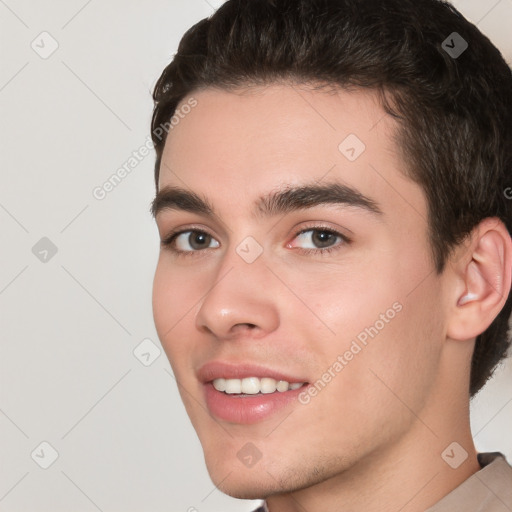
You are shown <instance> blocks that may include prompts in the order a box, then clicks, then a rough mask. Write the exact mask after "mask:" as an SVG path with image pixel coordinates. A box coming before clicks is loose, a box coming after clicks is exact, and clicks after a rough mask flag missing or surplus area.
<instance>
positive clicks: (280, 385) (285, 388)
mask: <svg viewBox="0 0 512 512" xmlns="http://www.w3.org/2000/svg"><path fill="white" fill-rule="evenodd" d="M289 387H290V384H288V382H286V381H285V380H280V381H279V382H278V383H277V391H280V392H281V393H282V392H283V391H288V388H289Z"/></svg>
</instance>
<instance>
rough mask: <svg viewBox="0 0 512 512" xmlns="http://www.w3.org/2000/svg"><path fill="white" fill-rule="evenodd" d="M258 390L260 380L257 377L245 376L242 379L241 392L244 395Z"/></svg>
mask: <svg viewBox="0 0 512 512" xmlns="http://www.w3.org/2000/svg"><path fill="white" fill-rule="evenodd" d="M259 392H260V382H259V379H258V378H257V377H247V378H246V379H242V393H245V394H246V395H255V394H257V393H259Z"/></svg>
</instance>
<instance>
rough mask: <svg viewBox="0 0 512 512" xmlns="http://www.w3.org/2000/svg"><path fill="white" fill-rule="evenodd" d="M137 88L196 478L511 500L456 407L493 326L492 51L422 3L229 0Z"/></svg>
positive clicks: (231, 488) (497, 90) (500, 507)
mask: <svg viewBox="0 0 512 512" xmlns="http://www.w3.org/2000/svg"><path fill="white" fill-rule="evenodd" d="M154 99H155V110H154V114H153V121H152V130H153V132H152V133H153V141H154V143H155V148H156V152H157V161H156V167H155V171H156V173H155V179H156V186H157V196H156V198H155V200H154V202H153V205H152V211H153V214H154V215H155V218H156V221H157V224H158V229H159V233H160V236H161V239H162V247H161V252H160V258H159V262H158V266H157V269H156V274H155V280H154V296H153V308H154V318H155V323H156V327H157V330H158V334H159V337H160V340H161V342H162V345H163V347H164V349H165V351H166V353H167V356H168V358H169V361H170V363H171V365H172V368H173V371H174V374H175V376H176V380H177V383H178V386H179V390H180V393H181V396H182V399H183V401H184V404H185V407H186V409H187V412H188V414H189V416H190V419H191V421H192V424H193V426H194V428H195V429H196V431H197V434H198V436H199V439H200V441H201V444H202V447H203V450H204V454H205V460H206V464H207V467H208V470H209V473H210V476H211V478H212V480H213V482H214V483H215V485H217V486H218V488H219V489H220V490H221V491H223V492H225V493H227V494H229V495H231V496H234V497H238V498H248V499H259V498H261V499H264V500H265V502H264V503H263V505H262V508H261V510H264V509H265V510H269V511H270V512H291V511H308V512H320V511H321V512H331V511H337V512H340V511H365V512H372V511H380V512H382V511H389V512H391V511H393V512H397V511H403V512H416V511H424V510H428V511H430V512H434V511H435V512H440V511H453V510H464V511H477V510H478V511H484V510H485V511H506V510H512V468H511V467H510V466H509V465H508V463H507V462H506V460H505V458H504V457H503V456H502V455H501V454H500V453H493V454H477V452H476V450H475V446H474V444H473V440H472V437H471V431H470V424H469V399H470V397H471V396H473V395H475V393H477V392H478V390H479V389H480V388H481V387H482V386H483V385H484V383H485V382H486V381H487V380H488V379H489V377H490V376H491V374H492V372H493V369H494V368H495V366H496V365H497V363H498V362H499V361H500V360H501V359H502V358H503V357H505V355H506V351H507V349H508V347H509V343H510V341H509V338H508V337H507V329H508V319H509V317H510V313H511V308H512V302H511V301H512V299H511V297H510V287H511V267H512V242H511V237H510V231H511V227H512V202H511V201H510V196H511V194H510V191H512V188H510V187H511V185H512V176H511V170H512V152H511V148H512V78H511V73H510V69H509V67H508V66H507V64H506V63H505V62H504V60H503V58H502V56H501V55H500V53H499V52H498V50H497V49H496V48H495V47H494V46H493V45H492V44H491V43H490V42H489V40H488V39H487V38H486V37H485V36H483V35H482V34H481V33H480V32H479V31H478V30H477V28H476V27H475V26H473V25H472V24H470V23H469V22H468V21H466V20H465V19H464V18H463V17H462V16H461V15H460V14H459V13H458V12H457V11H456V10H455V9H454V8H453V7H451V6H450V5H448V4H446V3H444V2H440V1H437V0H379V1H373V0H359V1H356V0H229V1H228V2H226V3H225V4H224V5H223V6H222V7H221V8H220V9H219V10H218V11H217V12H216V13H215V14H214V15H213V16H212V17H211V18H209V19H204V20H202V21H201V22H199V23H198V24H197V25H195V26H194V27H192V28H191V29H190V30H189V31H188V32H187V33H186V34H185V35H184V37H183V39H182V40H181V43H180V45H179V49H178V52H177V55H176V56H175V57H174V59H173V61H172V62H171V63H170V64H169V66H168V67H167V68H166V69H165V70H164V72H163V74H162V76H161V77H160V79H159V81H158V83H157V85H156V88H155V92H154ZM507 191H509V192H507Z"/></svg>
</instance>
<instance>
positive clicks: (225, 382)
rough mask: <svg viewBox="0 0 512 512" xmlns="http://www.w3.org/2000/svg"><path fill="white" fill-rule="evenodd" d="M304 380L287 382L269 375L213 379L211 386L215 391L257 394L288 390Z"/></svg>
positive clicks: (298, 385) (299, 385) (300, 384)
mask: <svg viewBox="0 0 512 512" xmlns="http://www.w3.org/2000/svg"><path fill="white" fill-rule="evenodd" d="M303 385H304V382H292V383H290V382H287V381H285V380H280V381H276V380H275V379H271V378H269V377H263V378H261V379H260V378H258V377H246V378H244V379H223V378H219V379H215V380H214V381H213V387H214V388H215V389H216V390H217V391H224V392H225V393H227V394H228V395H238V394H241V393H243V394H245V395H257V394H258V393H263V394H269V393H275V392H276V391H278V392H280V393H283V392H285V391H288V390H294V389H299V388H300V387H302V386H303Z"/></svg>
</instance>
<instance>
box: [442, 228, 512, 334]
mask: <svg viewBox="0 0 512 512" xmlns="http://www.w3.org/2000/svg"><path fill="white" fill-rule="evenodd" d="M466 251H467V254H468V256H467V257H465V258H461V259H460V260H459V263H458V264H457V265H458V266H459V269H458V271H457V272H458V282H459V285H458V286H457V287H456V288H457V290H458V292H455V293H456V296H455V297H454V299H455V307H454V308H453V314H452V316H451V318H450V322H449V326H448V331H447V335H448V336H449V337H450V338H452V339H456V340H467V339H472V338H475V337H476V336H478V335H479V334H481V333H482V332H484V331H485V330H486V329H487V328H488V327H489V325H490V324H491V323H492V321H493V320H494V319H495V318H496V316H497V315H498V313H499V312H500V311H501V309H502V308H503V306H504V304H505V302H506V300H507V297H508V294H509V293H510V286H511V271H512V269H511V267H512V241H511V238H510V235H509V233H508V231H507V229H506V227H505V225H504V224H503V223H502V222H501V221H499V220H497V219H485V220H484V221H482V222H481V223H480V224H479V225H478V226H477V227H476V228H475V229H474V230H473V233H472V237H471V243H470V244H469V246H468V247H467V249H466ZM468 259H469V262H468ZM461 289H462V290H463V292H462V293H461V292H460V290H461Z"/></svg>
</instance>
